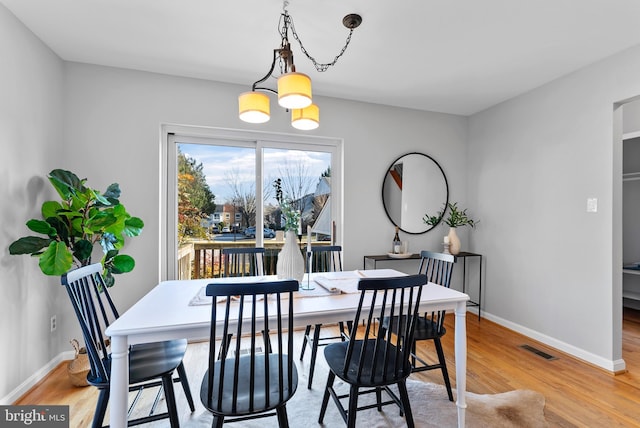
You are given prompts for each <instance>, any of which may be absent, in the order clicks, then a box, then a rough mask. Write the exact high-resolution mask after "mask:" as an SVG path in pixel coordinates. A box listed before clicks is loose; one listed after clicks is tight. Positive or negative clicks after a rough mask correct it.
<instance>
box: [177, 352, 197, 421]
mask: <svg viewBox="0 0 640 428" xmlns="http://www.w3.org/2000/svg"><path fill="white" fill-rule="evenodd" d="M178 376H180V383H181V384H182V389H184V395H185V396H186V397H187V402H188V403H189V408H190V409H191V411H192V412H195V410H196V406H195V405H194V404H193V397H192V396H191V388H190V387H189V379H187V371H186V370H185V368H184V363H183V362H180V365H179V366H178Z"/></svg>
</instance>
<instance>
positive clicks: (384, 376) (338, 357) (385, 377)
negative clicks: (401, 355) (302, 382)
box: [324, 339, 411, 387]
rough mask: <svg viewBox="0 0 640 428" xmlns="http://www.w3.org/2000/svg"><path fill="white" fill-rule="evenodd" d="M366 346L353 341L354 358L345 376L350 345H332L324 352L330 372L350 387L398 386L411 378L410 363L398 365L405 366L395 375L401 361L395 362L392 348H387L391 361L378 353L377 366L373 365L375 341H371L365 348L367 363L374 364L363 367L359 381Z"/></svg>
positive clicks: (359, 341) (407, 361)
mask: <svg viewBox="0 0 640 428" xmlns="http://www.w3.org/2000/svg"><path fill="white" fill-rule="evenodd" d="M364 342H365V341H364V340H355V341H354V343H353V357H352V358H351V360H350V361H351V364H350V365H349V369H348V371H347V373H346V375H345V373H344V364H345V356H346V354H347V347H348V346H349V342H337V343H332V344H330V345H327V347H326V348H324V357H325V359H326V360H327V364H328V365H329V367H330V368H331V371H332V372H334V373H335V374H336V375H337V376H338V377H339V378H340V379H342V380H343V381H345V382H347V383H350V384H354V383H357V384H358V385H360V386H364V387H370V386H384V385H390V384H394V383H398V381H399V380H400V379H403V378H407V377H409V375H410V374H411V364H410V362H409V360H408V359H405V360H403V361H400V362H398V364H402V367H398V372H397V373H396V362H397V361H399V360H398V359H396V358H395V354H396V351H397V348H396V347H395V346H394V345H392V344H388V346H387V351H388V352H389V355H391V356H392V357H389V355H387V358H386V361H385V354H384V353H383V352H378V355H375V362H373V361H374V360H373V357H374V350H375V343H376V341H375V340H373V339H370V340H367V346H366V347H365V349H366V355H365V361H370V362H373V363H372V364H368V365H367V366H366V367H364V368H363V371H362V374H361V375H360V378H358V365H359V361H360V354H361V353H362V347H363V344H364ZM378 349H384V347H382V346H380V344H379V345H378ZM372 370H374V371H375V372H374V373H373V376H371V374H372V373H371V372H372Z"/></svg>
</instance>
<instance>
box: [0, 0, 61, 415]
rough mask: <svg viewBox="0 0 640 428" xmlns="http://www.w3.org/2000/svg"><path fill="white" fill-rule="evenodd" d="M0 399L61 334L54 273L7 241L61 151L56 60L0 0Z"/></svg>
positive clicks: (44, 189)
mask: <svg viewBox="0 0 640 428" xmlns="http://www.w3.org/2000/svg"><path fill="white" fill-rule="evenodd" d="M0 58H2V66H0V148H1V153H0V183H2V185H0V201H2V203H1V204H0V218H1V219H2V221H0V242H2V245H1V251H0V342H1V343H2V347H1V350H0V404H5V403H2V402H1V400H2V399H3V397H5V396H6V395H7V394H8V393H9V392H10V391H13V390H15V389H17V388H18V387H19V386H20V385H21V384H22V383H23V382H24V381H25V380H26V379H28V378H29V377H30V376H32V375H33V374H34V373H35V372H37V371H38V370H39V369H40V368H42V367H43V366H45V365H46V364H47V363H48V362H49V361H50V360H52V359H53V358H54V357H55V356H57V355H58V354H59V353H60V350H61V349H62V348H63V347H64V346H65V344H66V345H67V346H69V347H70V345H68V342H67V340H68V338H67V336H66V335H63V334H61V332H60V331H59V330H58V331H57V332H56V333H55V334H51V333H50V332H49V319H50V316H51V315H53V314H54V313H56V312H58V311H59V309H60V307H61V306H62V303H64V298H65V296H64V293H63V292H64V289H63V288H62V287H61V286H60V285H59V284H60V279H59V278H55V277H45V276H44V275H43V274H42V273H41V272H40V269H39V268H38V264H37V262H36V261H34V260H33V259H31V257H29V256H11V255H9V250H8V247H9V244H10V243H11V242H13V241H14V240H15V239H17V238H19V237H20V236H23V235H28V234H29V230H28V229H27V227H26V226H25V222H26V221H27V220H28V219H30V218H34V217H39V213H40V206H41V204H42V202H43V201H44V200H47V199H50V198H52V197H53V194H52V192H51V191H50V190H49V188H50V186H49V183H48V181H47V180H46V175H47V174H48V172H49V171H51V170H52V169H54V168H55V167H56V166H57V164H58V161H59V160H60V159H61V155H60V149H61V147H62V144H63V141H62V119H63V112H62V108H61V106H62V105H63V96H64V91H63V89H64V86H63V83H64V82H63V64H62V61H61V60H60V59H59V58H58V57H56V56H55V55H54V54H53V53H52V52H51V51H50V50H49V49H48V48H46V47H45V46H44V45H43V44H42V43H41V42H40V41H39V40H38V39H37V38H36V37H35V36H34V35H33V34H32V33H31V32H29V31H28V30H27V29H26V28H25V27H24V26H23V25H22V24H21V23H20V22H19V21H18V20H17V19H16V18H15V17H14V16H13V15H12V14H11V13H10V12H8V11H7V9H5V7H4V6H2V5H0Z"/></svg>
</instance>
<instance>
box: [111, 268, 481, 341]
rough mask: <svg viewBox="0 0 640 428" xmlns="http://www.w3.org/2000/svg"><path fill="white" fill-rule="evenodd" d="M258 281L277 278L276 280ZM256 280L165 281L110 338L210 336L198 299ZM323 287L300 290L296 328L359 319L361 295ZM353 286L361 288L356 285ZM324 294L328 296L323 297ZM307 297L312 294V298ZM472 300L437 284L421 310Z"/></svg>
mask: <svg viewBox="0 0 640 428" xmlns="http://www.w3.org/2000/svg"><path fill="white" fill-rule="evenodd" d="M312 275H313V274H312ZM321 275H322V276H323V277H324V278H328V279H331V278H333V279H335V280H336V283H338V284H341V285H344V284H345V283H346V282H347V281H346V279H347V278H351V282H352V283H353V284H355V285H356V286H357V281H358V279H359V278H360V277H370V278H374V277H385V276H386V277H388V276H398V275H404V274H403V273H401V272H398V271H395V270H393V269H378V270H362V271H356V272H353V271H350V272H335V273H330V274H328V273H323V274H321ZM312 278H313V276H312ZM258 279H260V280H277V278H276V277H275V276H266V277H260V278H258ZM255 280H256V278H246V277H245V278H215V279H212V278H209V279H197V280H175V281H163V282H161V283H160V284H158V285H157V286H156V287H155V288H153V289H152V290H151V291H150V292H149V293H148V294H147V295H146V296H144V297H143V298H142V299H140V301H138V302H137V303H136V304H135V305H134V306H132V307H131V308H130V309H129V310H128V311H126V312H125V313H124V314H122V315H121V316H120V318H118V319H117V320H116V321H115V322H114V323H113V324H111V326H109V328H108V329H107V331H106V333H107V334H108V335H109V336H128V337H129V344H133V343H141V342H145V341H155V340H159V339H160V338H163V337H166V338H170V337H174V336H175V333H177V331H178V330H182V331H184V332H185V333H186V334H185V337H189V338H202V337H206V334H204V333H206V332H207V331H208V329H209V327H210V322H211V306H210V305H203V304H199V305H192V304H190V302H191V301H192V300H193V299H194V297H195V296H197V295H198V293H199V292H201V290H202V288H203V287H206V285H207V284H210V283H214V282H238V281H247V282H249V281H255ZM319 287H320V286H319V285H317V284H316V290H315V291H311V292H307V291H298V292H297V293H296V299H295V302H294V313H295V320H294V323H295V325H297V326H299V325H307V324H315V323H329V322H336V321H341V320H343V319H348V318H349V317H353V314H354V311H355V309H356V307H357V305H358V299H359V294H357V293H340V294H328V293H327V294H324V293H323V290H319ZM347 288H351V289H352V290H355V287H353V285H351V286H349V287H347ZM318 291H320V294H324V295H317V294H319V293H318ZM305 293H308V296H307V295H305ZM298 297H304V298H298ZM468 299H469V296H467V295H466V294H463V293H460V292H458V291H456V290H451V289H448V288H444V287H441V286H439V285H436V284H427V285H426V286H425V287H424V288H423V291H422V301H421V310H426V309H429V307H434V308H438V309H454V308H455V306H456V303H458V302H460V301H466V300H468ZM221 316H222V314H221ZM345 316H346V318H345ZM196 331H198V332H196Z"/></svg>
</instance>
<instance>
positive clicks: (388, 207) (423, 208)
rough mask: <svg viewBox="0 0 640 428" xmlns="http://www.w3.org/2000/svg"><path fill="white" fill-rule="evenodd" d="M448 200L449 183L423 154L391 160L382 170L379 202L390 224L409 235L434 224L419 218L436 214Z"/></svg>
mask: <svg viewBox="0 0 640 428" xmlns="http://www.w3.org/2000/svg"><path fill="white" fill-rule="evenodd" d="M448 202H449V184H448V183H447V177H446V176H445V174H444V171H443V170H442V167H441V166H440V164H438V162H436V160H435V159H433V158H432V157H431V156H429V155H425V154H424V153H418V152H412V153H407V154H404V155H402V156H400V157H399V158H397V159H396V160H394V161H393V162H392V163H391V165H390V166H389V168H387V170H386V171H385V175H384V181H383V183H382V204H383V205H384V210H385V212H386V213H387V217H389V220H390V221H391V223H393V224H394V225H395V226H398V227H399V228H400V230H402V231H403V232H406V233H410V234H413V235H419V234H421V233H425V232H428V231H429V230H431V229H433V228H434V227H435V226H437V225H433V226H432V225H429V224H426V223H425V222H424V221H423V218H424V216H425V215H426V214H429V215H432V216H433V215H436V214H437V213H438V211H440V210H442V208H443V207H445V206H446V204H447V203H448Z"/></svg>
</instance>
